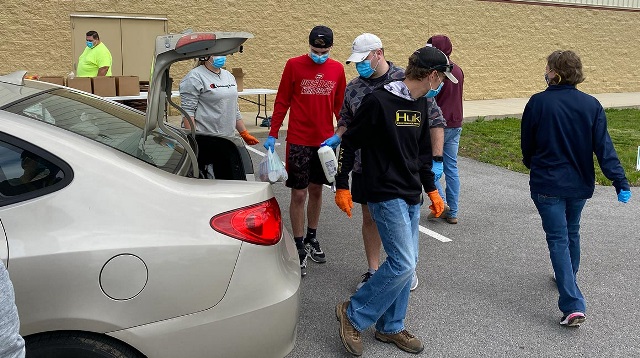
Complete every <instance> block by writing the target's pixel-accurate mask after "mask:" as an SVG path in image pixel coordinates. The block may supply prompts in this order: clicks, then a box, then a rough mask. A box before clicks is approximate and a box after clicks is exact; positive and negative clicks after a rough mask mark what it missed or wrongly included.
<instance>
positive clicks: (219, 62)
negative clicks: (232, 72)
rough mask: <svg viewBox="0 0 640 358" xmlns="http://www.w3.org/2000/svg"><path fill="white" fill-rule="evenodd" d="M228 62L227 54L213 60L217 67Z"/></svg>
mask: <svg viewBox="0 0 640 358" xmlns="http://www.w3.org/2000/svg"><path fill="white" fill-rule="evenodd" d="M225 63H227V56H219V57H216V58H214V59H212V60H211V66H213V67H215V68H222V67H224V64H225Z"/></svg>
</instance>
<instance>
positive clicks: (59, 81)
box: [40, 76, 64, 86]
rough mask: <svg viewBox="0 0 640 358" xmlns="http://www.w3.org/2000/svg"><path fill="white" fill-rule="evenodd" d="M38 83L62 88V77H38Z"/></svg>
mask: <svg viewBox="0 0 640 358" xmlns="http://www.w3.org/2000/svg"><path fill="white" fill-rule="evenodd" d="M40 81H42V82H49V83H55V84H57V85H60V86H64V77H62V76H42V77H40Z"/></svg>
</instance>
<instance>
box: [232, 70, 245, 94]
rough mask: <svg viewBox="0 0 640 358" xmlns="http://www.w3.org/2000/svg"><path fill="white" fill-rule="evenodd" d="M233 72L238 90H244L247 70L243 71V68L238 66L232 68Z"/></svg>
mask: <svg viewBox="0 0 640 358" xmlns="http://www.w3.org/2000/svg"><path fill="white" fill-rule="evenodd" d="M231 74H232V75H233V77H235V78H236V84H237V85H238V92H242V90H243V89H244V75H245V72H243V71H242V68H240V67H236V68H232V69H231Z"/></svg>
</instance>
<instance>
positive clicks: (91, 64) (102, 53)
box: [76, 31, 112, 77]
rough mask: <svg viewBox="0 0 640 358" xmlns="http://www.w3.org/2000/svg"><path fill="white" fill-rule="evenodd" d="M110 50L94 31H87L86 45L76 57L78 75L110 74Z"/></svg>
mask: <svg viewBox="0 0 640 358" xmlns="http://www.w3.org/2000/svg"><path fill="white" fill-rule="evenodd" d="M111 65H112V59H111V52H109V49H108V48H107V46H105V44H103V43H102V42H100V36H99V35H98V33H97V32H95V31H89V32H87V47H85V49H84V51H83V52H82V55H80V58H79V59H78V68H77V74H76V76H78V77H96V76H111Z"/></svg>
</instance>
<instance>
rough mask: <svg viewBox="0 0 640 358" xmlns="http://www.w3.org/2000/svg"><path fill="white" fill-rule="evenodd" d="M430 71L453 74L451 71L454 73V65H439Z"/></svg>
mask: <svg viewBox="0 0 640 358" xmlns="http://www.w3.org/2000/svg"><path fill="white" fill-rule="evenodd" d="M430 70H436V71H438V72H451V71H453V64H448V65H438V66H435V67H432V68H430Z"/></svg>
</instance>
